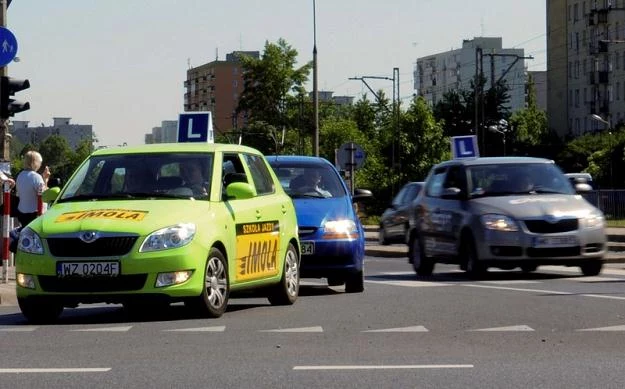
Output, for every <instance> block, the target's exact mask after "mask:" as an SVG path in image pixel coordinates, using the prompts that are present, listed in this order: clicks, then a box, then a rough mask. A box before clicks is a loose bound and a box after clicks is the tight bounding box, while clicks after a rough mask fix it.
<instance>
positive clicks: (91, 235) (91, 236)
mask: <svg viewBox="0 0 625 389" xmlns="http://www.w3.org/2000/svg"><path fill="white" fill-rule="evenodd" d="M79 238H80V240H82V241H83V242H85V243H93V242H95V240H96V239H98V233H97V232H95V231H85V232H83V233H81V234H80V237H79Z"/></svg>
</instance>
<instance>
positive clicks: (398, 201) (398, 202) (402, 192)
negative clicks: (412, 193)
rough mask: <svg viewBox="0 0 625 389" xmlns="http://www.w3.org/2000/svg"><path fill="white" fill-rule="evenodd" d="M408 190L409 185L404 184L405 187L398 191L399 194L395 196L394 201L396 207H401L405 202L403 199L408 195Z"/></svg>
mask: <svg viewBox="0 0 625 389" xmlns="http://www.w3.org/2000/svg"><path fill="white" fill-rule="evenodd" d="M407 190H408V187H407V186H404V187H403V188H401V189H400V191H399V193H397V195H395V197H394V198H393V201H392V203H391V204H392V205H393V206H394V207H399V206H400V205H402V204H403V199H404V197H405V195H406V191H407Z"/></svg>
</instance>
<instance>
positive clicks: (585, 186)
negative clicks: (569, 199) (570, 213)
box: [575, 183, 592, 193]
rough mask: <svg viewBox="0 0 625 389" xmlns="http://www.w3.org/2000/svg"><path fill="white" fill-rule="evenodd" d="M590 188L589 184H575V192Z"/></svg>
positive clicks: (585, 190)
mask: <svg viewBox="0 0 625 389" xmlns="http://www.w3.org/2000/svg"><path fill="white" fill-rule="evenodd" d="M591 190H592V186H590V185H589V184H585V183H577V184H575V191H576V192H577V193H585V192H590V191H591Z"/></svg>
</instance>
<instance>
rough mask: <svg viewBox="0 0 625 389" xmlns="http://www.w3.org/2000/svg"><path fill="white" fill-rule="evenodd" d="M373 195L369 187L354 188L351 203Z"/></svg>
mask: <svg viewBox="0 0 625 389" xmlns="http://www.w3.org/2000/svg"><path fill="white" fill-rule="evenodd" d="M372 197H373V193H371V191H370V190H369V189H358V188H356V189H354V195H353V196H352V203H355V202H358V201H363V200H367V199H370V198H372Z"/></svg>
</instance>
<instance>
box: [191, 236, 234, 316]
mask: <svg viewBox="0 0 625 389" xmlns="http://www.w3.org/2000/svg"><path fill="white" fill-rule="evenodd" d="M229 295H230V281H229V277H228V265H227V262H226V258H225V257H224V255H223V254H222V252H221V251H220V250H219V249H217V248H214V247H213V248H212V249H211V251H210V253H209V255H208V260H207V261H206V266H205V268H204V286H203V288H202V293H201V294H200V295H199V296H197V297H193V298H191V299H188V300H186V301H185V305H186V306H187V307H189V308H191V309H192V310H193V311H194V312H196V313H198V314H199V315H201V316H205V317H212V318H216V317H220V316H221V315H223V314H224V312H225V311H226V307H227V305H228V297H229Z"/></svg>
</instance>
